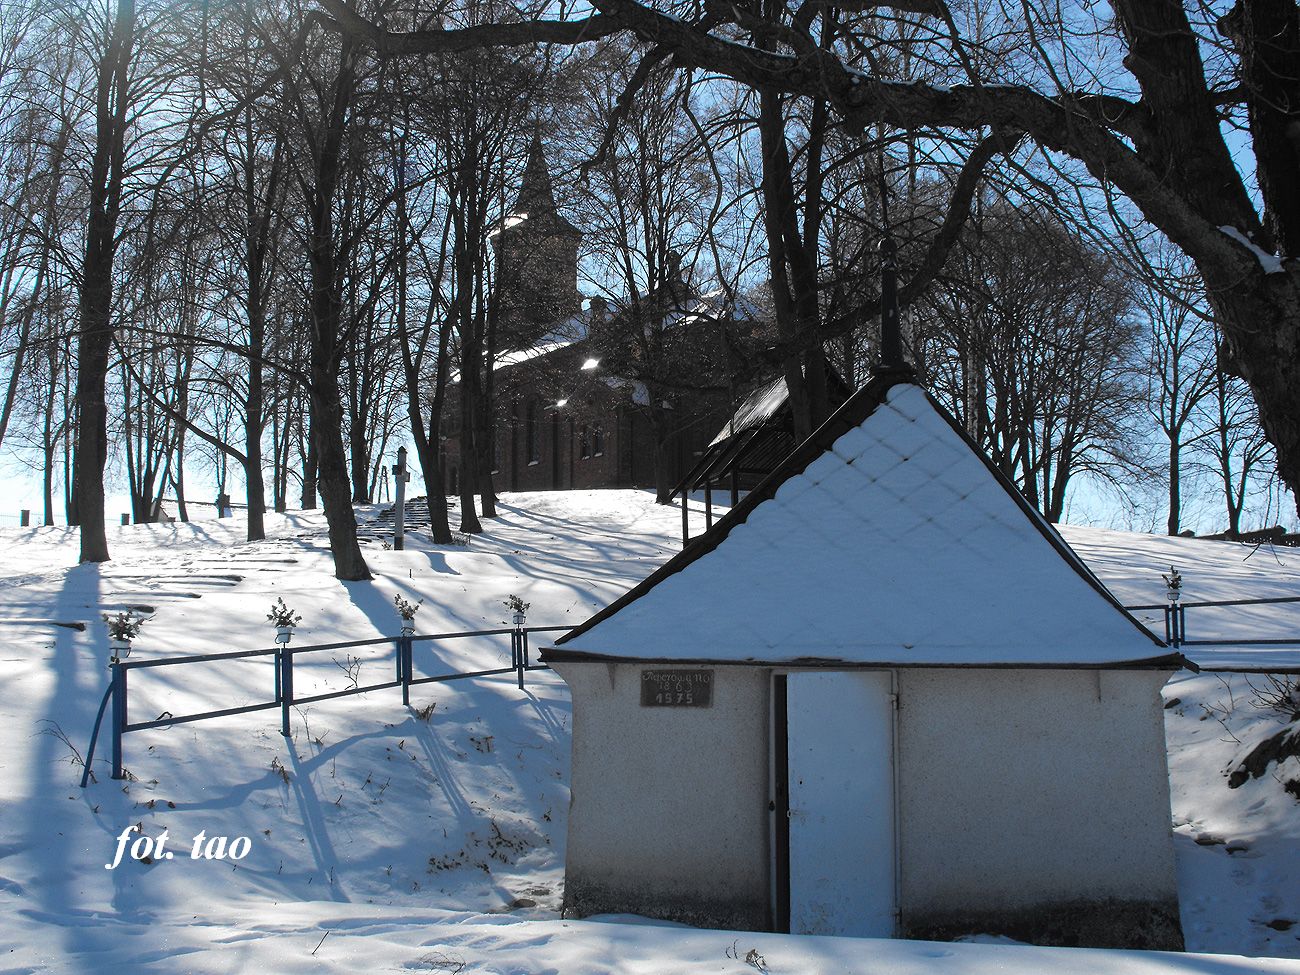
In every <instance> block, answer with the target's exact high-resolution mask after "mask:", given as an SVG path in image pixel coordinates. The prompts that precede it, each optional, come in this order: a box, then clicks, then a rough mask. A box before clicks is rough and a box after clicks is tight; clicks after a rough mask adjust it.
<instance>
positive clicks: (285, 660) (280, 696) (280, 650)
mask: <svg viewBox="0 0 1300 975" xmlns="http://www.w3.org/2000/svg"><path fill="white" fill-rule="evenodd" d="M569 629H571V627H568V626H522V625H520V626H513V627H503V628H501V629H494V630H464V631H461V632H456V633H425V634H419V635H416V634H403V635H402V636H399V637H379V638H377V639H373V640H346V641H343V642H341V643H321V644H315V645H312V646H306V647H290V646H289V645H288V644H281V645H279V646H277V647H274V648H268V649H263V650H233V651H229V652H227V653H211V654H192V655H189V656H184V657H160V658H157V659H152V660H118V659H114V660H113V661H112V662H111V663H110V664H109V674H110V679H109V684H108V689H107V690H106V691H105V692H104V698H103V700H102V701H101V702H100V705H99V712H98V713H97V714H96V716H95V725H94V730H93V731H92V732H91V736H90V745H89V747H88V748H87V749H86V764H85V770H84V771H83V772H82V775H81V787H82V788H83V789H84V788H85V787H86V784H87V782H88V781H89V780H90V769H91V763H92V762H93V761H94V758H95V745H96V743H97V741H98V739H99V731H100V727H101V725H102V724H103V720H104V713H105V711H106V710H108V708H109V705H110V704H111V705H112V710H111V712H110V718H109V735H110V738H111V742H110V747H111V765H112V770H113V771H112V777H113V778H115V779H121V778H124V777H125V773H124V772H123V769H122V738H123V736H125V735H126V734H128V733H129V732H133V731H146V730H148V729H150V728H166V727H170V726H172V725H178V724H188V723H189V722H191V721H203V720H206V719H209V718H223V717H227V716H229V715H233V714H247V713H249V712H251V711H268V710H270V709H272V708H279V709H280V734H282V735H284V736H285V737H286V738H287V737H289V735H290V726H289V710H290V708H293V707H295V706H297V705H302V704H310V703H312V702H314V701H327V700H331V699H333V698H336V697H347V696H349V695H352V694H364V693H366V692H368V691H381V690H386V689H388V688H391V687H400V688H401V689H402V704H404V705H406V704H410V703H411V688H412V687H414V686H415V685H417V684H431V683H442V682H446V681H453V680H466V679H470V678H480V677H497V676H501V675H504V674H514V675H515V677H516V680H517V681H518V683H519V689H520V690H523V687H524V674H526V673H527V672H528V671H530V670H546V669H549V668H547V666H546V665H545V664H535V663H533V662H532V660H531V659H530V657H529V645H528V635H529V634H530V633H562V632H566V631H568V630H569ZM507 633H508V634H509V635H510V666H508V667H494V668H489V669H486V670H472V671H456V672H453V673H448V674H435V675H431V676H423V677H421V676H417V675H416V673H415V666H414V654H413V650H414V646H415V644H416V643H424V642H429V643H434V642H445V641H449V640H464V639H470V638H474V637H489V636H502V635H505V634H507ZM384 645H388V646H391V647H392V648H393V658H394V660H393V663H394V669H393V673H394V679H393V680H388V681H381V682H379V683H376V684H358V685H356V686H353V687H348V688H344V689H343V690H341V691H328V692H326V693H323V694H310V695H306V696H303V697H298V696H295V694H294V689H293V678H294V658H295V657H299V656H302V655H304V654H313V653H321V652H324V651H329V650H345V649H354V648H357V647H373V646H384ZM254 657H273V658H274V663H275V691H274V699H273V700H270V701H261V702H258V703H256V704H246V705H242V706H240V707H230V708H219V709H217V710H215V711H201V712H197V713H194V714H182V715H172V714H165V715H164V716H162V717H159V718H156V719H154V720H153V721H137V722H132V721H131V720H130V712H129V708H128V698H129V689H128V688H129V682H128V675H129V674H130V672H131V671H133V670H145V669H152V668H157V667H178V666H184V665H187V664H211V663H215V662H217V661H222V660H246V659H249V658H254Z"/></svg>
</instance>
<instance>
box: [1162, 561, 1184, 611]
mask: <svg viewBox="0 0 1300 975" xmlns="http://www.w3.org/2000/svg"><path fill="white" fill-rule="evenodd" d="M1160 578H1161V579H1163V580H1165V590H1166V595H1167V596H1168V597H1169V599H1170V601H1171V602H1172V601H1173V600H1176V599H1177V598H1178V597H1179V596H1181V595H1182V593H1183V576H1182V573H1180V572H1179V571H1178V570H1177V569H1175V568H1174V567H1173V566H1172V565H1171V566H1170V567H1169V574H1168V575H1165V574H1164V573H1163V572H1162V573H1160Z"/></svg>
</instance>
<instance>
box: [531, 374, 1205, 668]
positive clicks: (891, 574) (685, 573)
mask: <svg viewBox="0 0 1300 975" xmlns="http://www.w3.org/2000/svg"><path fill="white" fill-rule="evenodd" d="M543 659H547V660H575V659H598V660H638V661H665V662H667V661H710V662H718V663H756V664H773V663H778V664H793V665H798V664H821V665H850V666H983V667H1111V666H1116V667H1122V666H1130V667H1131V666H1148V667H1161V668H1165V667H1176V666H1179V665H1181V664H1183V663H1185V661H1184V659H1183V658H1182V657H1181V655H1179V654H1177V653H1173V652H1171V651H1170V650H1169V649H1168V648H1167V646H1166V644H1165V643H1164V642H1163V641H1162V640H1160V639H1158V638H1157V637H1156V636H1155V635H1154V634H1152V633H1151V632H1150V631H1149V630H1147V629H1145V628H1144V627H1143V626H1142V625H1141V624H1140V623H1138V622H1137V620H1135V619H1134V618H1133V617H1132V616H1130V615H1129V614H1128V613H1127V612H1126V611H1125V610H1124V609H1123V607H1122V606H1121V605H1120V604H1119V603H1118V601H1117V600H1116V599H1115V597H1114V596H1112V595H1111V593H1110V592H1109V591H1108V590H1107V589H1106V588H1105V587H1104V586H1103V585H1102V584H1101V583H1100V582H1099V581H1098V580H1097V578H1096V577H1095V576H1094V575H1093V574H1092V572H1091V571H1089V569H1088V568H1087V566H1085V565H1084V563H1083V561H1082V560H1081V559H1080V558H1079V557H1078V556H1077V555H1076V554H1075V553H1074V551H1073V550H1072V549H1071V548H1070V547H1069V545H1068V544H1066V542H1065V541H1064V539H1062V538H1061V536H1060V535H1059V534H1058V533H1057V532H1056V530H1055V529H1054V528H1053V527H1052V526H1051V525H1049V524H1048V523H1047V522H1046V521H1045V520H1044V519H1043V518H1042V517H1041V516H1040V515H1039V514H1038V513H1037V512H1036V511H1035V510H1034V509H1033V508H1032V506H1030V505H1029V504H1028V502H1026V501H1025V499H1024V497H1023V496H1022V495H1021V494H1020V492H1019V491H1018V490H1017V489H1016V488H1015V486H1014V485H1013V484H1012V483H1011V481H1010V480H1008V479H1007V478H1006V477H1005V476H1004V475H1003V474H1002V473H1001V472H1000V471H998V470H997V468H996V467H994V466H993V465H992V464H991V463H990V462H989V461H988V460H987V458H985V456H984V454H983V453H982V452H981V451H980V449H979V448H978V446H976V444H975V443H974V442H973V441H971V439H970V438H969V437H968V436H967V435H966V433H965V431H963V430H962V429H961V428H960V426H959V425H958V424H957V423H956V421H955V420H954V419H953V418H952V416H951V415H950V414H949V413H948V412H947V411H946V410H945V409H944V408H943V407H942V406H941V405H940V404H939V403H938V402H937V401H935V400H934V399H933V397H931V396H930V395H929V394H928V393H926V392H925V390H923V389H922V388H921V387H919V386H917V385H915V383H914V381H913V377H912V374H911V372H910V370H907V369H903V370H895V371H893V372H890V373H885V374H882V375H878V376H877V377H876V378H875V379H873V380H872V381H871V382H870V383H868V384H867V385H866V386H865V387H863V388H862V389H861V390H859V391H858V392H857V393H855V394H854V395H853V396H852V397H851V398H850V399H849V400H848V401H847V402H845V403H844V405H843V406H842V407H841V408H840V409H839V410H837V411H836V412H835V414H834V415H833V416H832V417H831V418H830V419H829V420H828V421H827V422H826V423H825V424H824V425H823V426H822V427H821V428H820V429H819V430H818V431H817V432H816V433H814V435H813V436H812V437H810V438H809V439H808V440H806V441H805V442H804V443H803V444H801V445H800V446H799V447H797V448H796V449H795V450H794V451H793V452H792V453H791V454H790V455H789V457H787V458H786V460H785V461H784V462H783V463H782V464H781V465H780V466H779V467H778V469H777V470H776V471H774V472H773V473H772V474H771V475H770V476H769V477H767V478H766V479H765V480H764V481H763V483H762V484H760V485H759V486H758V487H757V488H756V489H755V490H754V491H752V492H751V493H750V494H749V495H748V496H747V497H746V498H745V499H744V500H742V501H741V503H740V504H738V505H737V506H736V507H734V508H733V509H732V510H731V511H730V512H729V513H728V514H727V515H726V516H724V517H723V518H722V519H721V520H720V521H719V522H718V523H717V524H716V525H714V527H713V528H712V529H711V530H710V531H709V532H707V533H706V534H704V535H702V536H700V537H699V538H697V539H696V540H695V541H694V542H693V543H692V544H691V545H689V546H688V547H687V548H686V549H684V550H683V551H682V552H680V553H679V554H678V555H677V556H675V557H674V558H673V559H671V560H670V561H669V562H668V563H666V564H665V565H664V566H662V567H661V568H660V569H659V570H658V571H656V572H655V573H653V574H652V575H651V576H650V577H649V578H647V579H646V580H645V581H644V582H642V583H641V584H640V585H638V586H636V587H635V588H634V589H632V590H631V591H629V592H628V593H626V594H625V595H624V596H622V597H621V598H619V599H618V600H616V601H615V602H614V603H612V604H611V605H610V606H609V607H607V608H606V609H605V610H603V611H602V612H600V613H597V614H596V615H595V616H594V617H592V618H591V619H590V620H588V621H587V622H586V623H584V624H582V625H581V626H579V627H577V628H576V629H574V630H572V631H570V632H569V633H568V634H566V635H565V636H564V637H562V638H561V639H560V640H559V641H558V642H557V643H556V645H555V646H554V647H551V648H547V649H546V650H544V651H543Z"/></svg>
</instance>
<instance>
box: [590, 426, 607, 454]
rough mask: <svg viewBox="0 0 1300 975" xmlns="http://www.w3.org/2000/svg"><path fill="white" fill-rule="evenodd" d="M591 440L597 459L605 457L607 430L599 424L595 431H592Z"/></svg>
mask: <svg viewBox="0 0 1300 975" xmlns="http://www.w3.org/2000/svg"><path fill="white" fill-rule="evenodd" d="M591 439H592V448H593V452H594V453H595V455H596V456H597V457H600V456H603V455H604V453H605V428H604V427H603V426H601V425H600V424H599V423H597V424H596V427H595V429H594V430H593V431H592V435H591Z"/></svg>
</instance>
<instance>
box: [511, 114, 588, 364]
mask: <svg viewBox="0 0 1300 975" xmlns="http://www.w3.org/2000/svg"><path fill="white" fill-rule="evenodd" d="M581 239H582V232H581V231H579V230H578V228H576V227H575V226H573V224H571V223H569V221H567V220H565V219H564V217H562V216H560V213H559V211H558V210H557V209H556V206H555V190H554V188H553V187H552V185H551V174H550V172H549V171H548V170H547V168H546V158H545V156H543V154H542V139H541V136H540V135H539V134H538V133H534V134H533V140H532V142H531V143H530V145H529V147H528V162H527V165H526V166H525V168H524V178H523V183H522V184H521V186H520V188H519V196H518V198H517V199H516V200H515V204H514V206H512V207H511V208H510V211H509V214H508V215H507V216H506V218H505V220H504V221H503V222H502V224H501V226H500V227H499V228H498V229H497V231H496V233H495V234H494V235H493V237H492V250H493V253H494V255H495V257H496V268H497V277H496V288H495V290H496V300H497V301H498V303H499V304H498V310H499V314H500V316H501V317H500V320H499V326H498V328H499V333H498V334H499V335H500V340H499V347H500V348H502V349H519V348H526V347H528V346H530V345H532V344H534V343H536V342H537V340H538V339H540V338H541V337H542V336H544V335H546V334H547V333H548V332H550V331H551V330H552V329H553V328H554V326H555V325H556V323H558V322H561V321H563V320H564V319H566V318H568V317H569V316H570V315H573V314H575V313H576V312H577V311H578V309H579V305H580V299H579V296H578V243H579V241H580V240H581Z"/></svg>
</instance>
